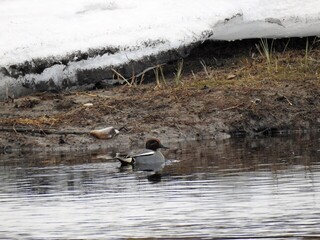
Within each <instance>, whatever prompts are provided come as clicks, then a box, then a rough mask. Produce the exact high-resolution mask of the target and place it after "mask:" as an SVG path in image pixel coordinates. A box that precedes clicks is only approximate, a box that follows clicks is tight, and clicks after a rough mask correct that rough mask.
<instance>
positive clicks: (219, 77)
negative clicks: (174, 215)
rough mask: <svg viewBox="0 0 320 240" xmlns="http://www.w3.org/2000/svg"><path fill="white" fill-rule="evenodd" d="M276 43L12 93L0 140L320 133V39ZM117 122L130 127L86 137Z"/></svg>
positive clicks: (82, 144) (94, 145) (22, 144)
mask: <svg viewBox="0 0 320 240" xmlns="http://www.w3.org/2000/svg"><path fill="white" fill-rule="evenodd" d="M270 41H271V40H270ZM270 41H269V42H265V43H266V44H269V46H270V47H271V50H270V51H269V52H264V50H263V48H262V43H263V42H262V40H247V41H235V42H230V43H229V42H220V43H219V44H217V42H214V43H212V42H206V43H204V44H202V45H201V46H199V47H197V48H196V49H194V50H192V51H191V53H190V55H189V56H188V57H187V58H185V59H184V60H183V61H182V60H180V61H178V62H170V63H167V64H166V65H161V66H158V67H157V68H155V69H154V71H150V72H149V73H148V74H146V76H144V77H145V79H144V82H143V84H141V83H140V82H139V81H141V79H130V82H129V83H128V84H126V85H122V86H113V87H110V86H105V85H97V84H96V85H95V86H94V87H93V89H92V90H90V91H88V90H86V91H81V90H78V91H69V92H68V91H63V92H57V93H52V92H44V93H35V94H32V95H29V96H25V97H21V98H17V99H6V100H4V101H2V102H1V106H0V112H1V113H2V114H1V117H0V131H1V136H0V146H2V148H5V147H10V148H12V149H19V148H20V149H33V150H35V151H42V150H45V151H70V150H71V149H75V150H76V149H88V150H90V149H92V150H93V149H99V148H107V147H113V146H119V147H124V148H129V147H133V146H138V145H141V144H143V142H144V141H145V139H147V138H149V137H157V138H159V139H161V141H162V142H172V141H174V142H176V141H184V140H201V139H224V138H228V137H231V136H233V137H234V136H239V135H241V136H242V135H243V136H249V137H255V136H264V135H270V134H273V133H277V132H278V133H290V132H292V131H301V132H304V131H309V132H312V131H319V129H320V77H319V76H318V69H319V67H320V63H319V62H318V60H317V59H320V50H319V46H318V45H319V43H318V42H319V41H316V39H314V40H312V39H310V40H309V39H308V38H305V39H291V42H290V43H289V41H288V40H272V44H271V42H270ZM273 41H275V42H273ZM311 43H312V44H311ZM270 44H271V45H270ZM307 47H309V48H307ZM268 53H269V54H270V56H269V58H268V56H267V54H268ZM264 54H265V55H264ZM88 103H90V104H89V105H88ZM86 104H87V105H86ZM110 126H113V127H115V128H120V127H123V126H125V127H126V129H127V130H128V131H121V132H120V134H119V136H117V137H115V138H114V139H109V140H101V139H96V138H94V137H92V136H90V135H89V132H90V131H91V130H94V129H101V128H105V127H110Z"/></svg>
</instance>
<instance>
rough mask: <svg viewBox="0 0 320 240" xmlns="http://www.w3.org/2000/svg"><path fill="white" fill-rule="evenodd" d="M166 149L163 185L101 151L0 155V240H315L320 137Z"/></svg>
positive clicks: (319, 213)
mask: <svg viewBox="0 0 320 240" xmlns="http://www.w3.org/2000/svg"><path fill="white" fill-rule="evenodd" d="M171 147H172V148H173V149H171V150H170V151H169V152H164V154H165V155H166V156H167V157H168V158H170V159H171V160H170V161H169V162H168V165H167V166H166V167H165V168H164V169H163V175H162V178H161V180H160V181H150V180H148V175H150V174H151V173H148V172H136V171H133V170H130V169H120V168H119V164H118V163H117V162H116V161H113V160H107V159H101V158H99V157H98V155H97V154H101V152H100V153H97V152H94V153H92V152H91V153H87V152H83V153H81V152H77V153H73V154H68V155H65V154H60V155H59V154H57V155H47V154H45V153H42V154H40V155H34V154H30V153H28V154H26V153H20V155H19V156H17V155H16V154H2V155H0V159H1V161H0V172H1V173H0V239H127V238H151V237H154V238H170V239H173V238H179V239H185V238H190V239H194V238H197V239H207V238H210V239H212V238H222V239H223V238H229V239H230V238H231V239H241V238H244V239H256V238H272V239H316V237H319V239H320V158H319V156H320V136H319V135H316V134H315V135H307V136H301V135H299V136H291V137H277V138H264V139H254V140H248V139H232V140H228V141H223V142H220V143H215V142H213V141H206V142H188V143H183V144H175V145H173V146H171ZM103 153H104V154H105V153H107V150H105V151H104V152H103Z"/></svg>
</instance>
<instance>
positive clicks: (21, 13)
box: [0, 0, 320, 66]
mask: <svg viewBox="0 0 320 240" xmlns="http://www.w3.org/2000/svg"><path fill="white" fill-rule="evenodd" d="M226 19H230V20H229V21H227V20H226ZM266 19H271V20H272V19H273V20H274V22H275V23H272V21H271V22H268V21H266ZM279 23H280V24H279ZM319 26H320V1H318V0H309V1H305V2H303V3H302V2H301V1H300V0H299V1H298V0H282V1H279V0H268V1H267V0H197V1H194V0H174V1H172V0H112V1H106V0H0V32H1V34H0V56H1V57H0V66H8V65H10V64H16V63H22V62H24V61H30V60H32V59H35V58H45V57H50V56H56V57H59V56H64V55H67V54H70V53H72V52H75V51H78V50H80V51H87V50H88V49H96V48H102V47H109V46H114V47H118V48H120V49H122V50H123V51H128V50H127V49H131V50H132V49H134V50H135V51H136V50H137V49H139V50H140V51H142V53H141V54H138V57H141V55H144V54H143V51H144V50H141V49H144V47H143V46H144V45H143V44H144V42H145V41H157V40H161V42H162V44H158V46H156V47H158V48H159V49H160V48H161V50H165V49H172V48H177V47H179V46H181V45H188V44H190V43H192V42H195V41H199V40H200V41H201V40H205V39H202V38H203V33H204V32H206V31H212V33H213V35H212V36H211V38H212V39H222V40H234V39H243V38H253V37H254V38H256V37H287V36H307V35H319V32H320V28H319ZM145 51H146V54H148V52H150V49H149V50H145ZM156 51H157V50H155V51H152V52H156ZM108 61H109V60H108ZM114 61H115V62H119V61H117V60H114ZM109 63H110V62H105V63H104V62H103V61H102V62H101V64H109Z"/></svg>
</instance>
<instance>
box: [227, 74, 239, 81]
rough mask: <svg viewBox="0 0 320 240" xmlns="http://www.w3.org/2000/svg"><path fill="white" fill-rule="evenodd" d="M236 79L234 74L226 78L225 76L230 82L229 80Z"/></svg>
mask: <svg viewBox="0 0 320 240" xmlns="http://www.w3.org/2000/svg"><path fill="white" fill-rule="evenodd" d="M236 77H237V75H235V74H229V75H228V76H227V80H231V79H234V78H236Z"/></svg>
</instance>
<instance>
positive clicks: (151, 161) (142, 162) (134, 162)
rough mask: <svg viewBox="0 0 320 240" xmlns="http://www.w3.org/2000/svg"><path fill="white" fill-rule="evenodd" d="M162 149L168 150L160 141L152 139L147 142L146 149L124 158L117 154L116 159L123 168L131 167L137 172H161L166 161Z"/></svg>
mask: <svg viewBox="0 0 320 240" xmlns="http://www.w3.org/2000/svg"><path fill="white" fill-rule="evenodd" d="M160 148H163V149H168V147H166V146H164V145H163V144H162V143H161V142H160V140H159V139H156V138H151V139H149V140H147V141H146V145H145V149H140V150H136V151H131V152H130V153H129V154H125V155H122V156H121V155H120V153H117V154H116V156H115V158H116V159H117V160H118V161H120V163H121V166H128V165H131V166H133V167H134V168H135V169H137V170H142V171H159V170H161V169H162V168H163V167H164V165H165V161H166V159H165V157H164V156H163V154H162V153H161V151H160Z"/></svg>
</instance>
